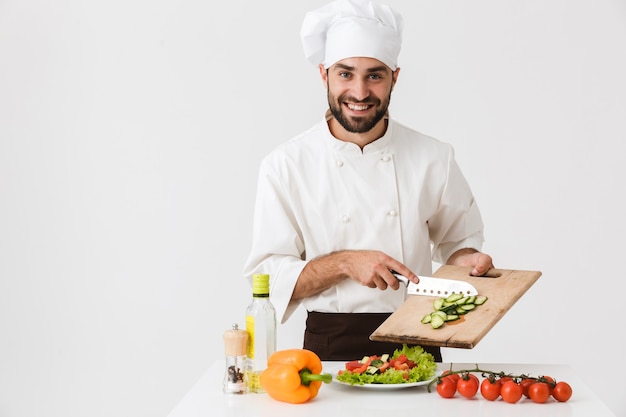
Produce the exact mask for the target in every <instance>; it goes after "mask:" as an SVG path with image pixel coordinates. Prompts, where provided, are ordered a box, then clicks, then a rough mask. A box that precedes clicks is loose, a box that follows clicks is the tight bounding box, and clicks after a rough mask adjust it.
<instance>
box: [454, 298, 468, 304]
mask: <svg viewBox="0 0 626 417" xmlns="http://www.w3.org/2000/svg"><path fill="white" fill-rule="evenodd" d="M468 299H469V297H463V298H459V299H458V300H456V302H455V303H454V304H456V305H458V306H460V305H463V304H465V303H467V300H468Z"/></svg>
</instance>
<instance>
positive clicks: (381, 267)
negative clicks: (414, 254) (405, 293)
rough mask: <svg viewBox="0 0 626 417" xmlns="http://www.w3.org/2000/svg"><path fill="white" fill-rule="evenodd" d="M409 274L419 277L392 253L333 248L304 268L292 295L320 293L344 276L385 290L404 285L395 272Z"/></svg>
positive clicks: (296, 296) (294, 297)
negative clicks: (391, 254)
mask: <svg viewBox="0 0 626 417" xmlns="http://www.w3.org/2000/svg"><path fill="white" fill-rule="evenodd" d="M391 271H395V272H397V273H398V274H400V275H402V276H405V277H406V278H408V279H409V280H410V281H413V282H415V283H417V282H419V278H418V277H417V275H415V274H414V273H413V272H412V271H411V270H409V268H407V267H406V266H405V265H404V264H402V263H401V262H399V261H397V260H395V259H394V258H392V257H391V256H389V255H387V254H385V253H383V252H380V251H370V250H344V251H338V252H332V253H330V254H328V255H325V256H321V257H318V258H315V259H313V260H311V261H310V262H309V263H308V264H307V265H306V266H305V267H304V269H303V270H302V273H301V274H300V276H299V277H298V282H297V283H296V287H295V289H294V292H293V295H292V299H300V298H304V297H308V296H311V295H314V294H317V293H320V292H322V291H324V290H326V289H328V288H330V287H332V286H333V285H336V284H337V283H338V282H340V281H342V280H344V279H352V280H354V281H357V282H358V283H360V284H361V285H364V286H366V287H369V288H379V289H381V290H385V289H387V288H388V287H391V288H392V289H394V290H397V289H398V288H400V281H399V280H398V279H397V278H396V277H395V275H394V274H393V273H392V272H391Z"/></svg>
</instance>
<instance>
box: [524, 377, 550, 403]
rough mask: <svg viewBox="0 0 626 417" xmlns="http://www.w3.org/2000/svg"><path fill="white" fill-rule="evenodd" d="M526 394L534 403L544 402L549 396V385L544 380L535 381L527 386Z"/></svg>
mask: <svg viewBox="0 0 626 417" xmlns="http://www.w3.org/2000/svg"><path fill="white" fill-rule="evenodd" d="M528 395H529V396H530V399H531V400H533V401H534V402H536V403H545V402H546V401H548V398H550V385H548V384H547V383H545V382H535V383H534V384H532V385H531V386H530V387H529V388H528Z"/></svg>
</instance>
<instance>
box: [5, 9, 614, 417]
mask: <svg viewBox="0 0 626 417" xmlns="http://www.w3.org/2000/svg"><path fill="white" fill-rule="evenodd" d="M324 3H325V1H322V0H315V1H313V0H307V1H290V0H272V1H266V2H255V1H248V2H242V1H239V2H231V1H228V2H220V3H215V2H209V1H198V0H176V1H174V0H169V1H167V0H150V1H148V0H109V1H84V0H59V1H55V2H50V1H42V0H30V1H18V0H0V416H3V417H4V416H9V417H22V416H29V417H30V416H54V417H56V416H63V417H74V416H76V417H78V416H92V417H100V416H107V417H109V416H111V417H112V416H115V417H122V416H128V417H131V416H132V417H140V416H166V415H167V413H168V412H169V411H170V410H171V409H172V408H173V407H174V406H175V405H176V403H177V401H178V400H179V399H181V397H182V396H183V395H184V393H185V392H186V391H187V390H188V389H189V388H190V387H191V386H192V385H193V384H194V383H195V382H196V380H197V379H198V378H199V377H200V375H201V374H202V373H203V372H204V371H205V370H206V368H207V367H208V366H209V365H210V364H211V363H212V362H213V361H214V360H215V359H216V358H221V357H222V356H223V344H222V333H223V332H224V331H225V330H226V329H228V328H229V327H230V325H231V323H232V322H239V323H241V324H243V320H244V310H245V306H246V305H247V304H248V301H249V292H250V290H249V287H248V286H247V284H246V283H245V282H244V281H243V279H242V278H241V269H242V266H243V262H244V260H245V258H246V256H247V252H248V249H249V237H250V229H251V216H252V203H253V198H254V192H255V185H256V172H257V168H258V164H259V161H260V159H261V158H262V156H264V155H265V154H266V153H267V152H269V151H270V150H271V149H272V148H273V147H274V146H275V145H277V144H279V143H281V142H283V141H285V140H287V139H288V138H290V137H291V136H292V135H294V134H296V133H299V132H300V131H302V130H303V129H305V128H308V127H309V126H310V125H311V124H313V123H314V122H316V121H318V120H319V119H320V118H321V117H322V115H323V112H324V110H325V100H324V90H323V88H322V85H321V83H320V81H319V79H318V75H317V70H316V69H315V68H314V67H312V66H310V65H309V64H308V63H307V62H306V61H305V60H304V58H303V54H302V51H301V48H300V40H299V38H298V32H299V27H300V23H301V19H302V17H303V14H304V12H305V11H307V10H310V9H312V8H315V7H318V6H321V5H322V4H324ZM388 3H389V4H391V5H393V6H395V7H396V8H397V9H398V10H400V11H401V12H403V14H404V15H405V19H406V21H407V22H408V27H407V29H406V31H405V42H404V46H403V52H402V54H401V67H402V72H401V75H400V80H399V84H398V85H397V88H396V90H395V92H394V96H393V98H392V109H391V112H392V116H394V117H395V118H396V119H398V120H399V121H401V122H403V123H405V124H407V125H410V126H412V127H414V128H416V129H418V130H420V131H422V132H423V133H426V134H429V135H432V136H435V137H437V138H439V139H441V140H444V141H447V142H450V143H452V144H453V145H454V146H455V148H456V151H457V155H458V160H459V163H460V165H461V167H462V168H463V170H464V172H465V174H466V176H467V178H468V180H469V181H470V183H471V184H472V186H473V190H474V192H475V195H476V198H477V199H478V201H479V203H480V207H481V209H482V212H483V215H484V220H485V223H486V226H487V228H486V238H487V242H486V245H485V248H484V249H485V251H487V252H489V253H491V254H492V255H493V256H494V258H495V262H496V266H498V267H501V268H509V269H530V270H540V271H542V272H543V276H542V278H541V279H540V280H539V281H538V282H537V284H536V285H535V286H533V287H532V288H531V289H530V290H529V291H528V292H527V293H526V295H525V296H524V297H523V298H522V299H521V300H520V301H519V302H518V303H517V304H516V305H515V306H514V307H513V308H512V309H511V310H510V311H509V313H508V314H507V315H506V316H505V317H504V318H503V319H502V320H501V321H500V322H499V323H498V324H497V325H496V326H495V328H494V329H493V330H492V332H490V333H489V334H488V335H487V336H486V337H485V338H484V339H483V340H482V341H481V342H480V343H479V344H478V346H477V347H476V348H475V349H472V350H466V351H455V350H451V349H448V350H446V351H445V353H444V354H445V357H444V359H445V360H448V361H469V362H522V363H535V362H536V363H566V364H569V365H571V366H573V367H574V368H575V370H576V371H577V372H578V373H579V374H580V375H581V376H582V377H583V378H584V379H585V380H586V381H587V383H588V384H589V386H590V387H591V388H592V389H593V390H594V391H595V392H596V393H597V394H598V395H599V396H600V397H601V398H602V399H603V400H604V401H605V402H606V404H607V405H608V406H609V407H610V408H612V410H613V411H614V412H615V413H616V415H619V416H623V415H625V414H626V403H625V402H624V396H623V394H622V393H621V391H622V390H621V385H620V384H621V382H619V381H621V378H622V376H623V375H624V372H626V365H625V363H626V362H624V360H623V352H624V348H623V345H622V344H620V340H622V339H623V320H622V317H623V304H624V301H623V300H622V298H623V295H622V294H624V293H623V292H621V291H617V290H615V287H613V289H611V286H616V285H620V286H621V287H622V288H623V281H624V271H623V269H622V263H623V261H622V260H623V257H624V236H625V234H626V220H625V216H624V213H625V212H626V206H625V203H624V185H623V180H624V178H626V172H625V171H626V169H625V167H624V162H623V161H624V160H625V157H626V151H625V146H624V142H625V140H626V127H625V124H624V116H625V115H626V98H625V97H626V81H625V77H624V74H626V2H624V1H618V0H613V1H610V0H593V1H592V0H570V1H566V0H561V1H556V0H526V1H512V0H475V1H471V2H470V1H462V0H421V1H408V0H404V1H401V0H389V2H388ZM302 318H303V315H302V312H299V314H298V315H296V316H295V317H294V318H293V319H292V320H290V321H289V322H288V323H287V324H285V325H283V326H281V327H280V328H279V344H280V346H279V347H280V348H283V347H299V346H300V343H301V331H302V322H301V320H302ZM602 375H604V376H602ZM555 377H556V378H557V379H558V375H555ZM606 381H614V382H616V383H617V384H615V385H612V386H607V385H608V384H607V383H606ZM574 389H575V387H574ZM574 398H575V397H574Z"/></svg>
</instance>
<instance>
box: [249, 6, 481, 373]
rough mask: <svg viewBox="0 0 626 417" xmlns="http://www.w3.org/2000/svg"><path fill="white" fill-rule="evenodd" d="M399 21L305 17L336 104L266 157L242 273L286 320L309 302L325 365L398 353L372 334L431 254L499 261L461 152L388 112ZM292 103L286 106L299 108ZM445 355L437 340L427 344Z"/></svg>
mask: <svg viewBox="0 0 626 417" xmlns="http://www.w3.org/2000/svg"><path fill="white" fill-rule="evenodd" d="M402 28H403V19H402V16H401V15H399V14H398V13H397V12H396V11H394V10H393V9H391V8H390V7H388V6H385V5H380V4H376V3H373V2H371V1H358V0H337V1H335V2H333V3H330V4H328V5H326V6H323V7H321V8H319V9H317V10H314V11H311V12H309V13H307V14H306V15H305V18H304V22H303V24H302V29H301V37H302V44H303V47H304V52H305V55H306V57H307V58H308V59H309V60H310V61H311V63H313V64H314V65H316V66H317V67H318V68H319V72H320V77H321V80H322V82H323V84H324V87H325V88H326V91H327V96H328V105H329V109H328V110H327V112H326V114H325V115H324V117H323V118H322V120H320V121H319V122H318V123H316V124H315V125H314V126H312V127H311V128H310V129H308V130H306V131H305V132H303V133H302V134H300V135H298V136H296V137H294V138H292V139H291V140H289V141H287V142H285V143H283V144H281V145H279V146H278V147H277V148H276V149H274V150H273V151H272V152H270V153H269V154H268V155H267V156H266V157H265V158H264V159H263V160H262V162H261V165H260V169H259V177H258V184H257V196H256V202H255V211H254V219H253V224H254V226H253V237H252V247H251V252H250V254H249V257H248V259H247V261H246V264H245V266H244V276H245V277H246V278H247V279H248V280H251V278H252V275H253V274H256V273H266V274H269V275H270V291H271V293H270V299H271V301H272V303H273V304H274V307H275V308H276V311H277V318H278V320H279V322H281V323H284V322H285V321H286V320H288V319H289V317H290V316H291V315H292V313H293V312H294V311H295V309H296V308H298V306H302V307H303V308H305V309H306V311H307V319H306V329H305V334H304V343H303V347H304V348H307V349H310V350H312V351H314V352H316V353H317V354H318V355H319V356H320V358H322V359H323V360H351V359H358V358H361V357H363V356H365V355H373V354H382V353H393V350H394V349H396V348H397V347H399V346H398V345H397V344H394V343H386V342H375V341H371V340H370V339H369V336H370V334H371V333H372V332H373V331H374V330H376V328H378V326H379V325H380V324H381V323H382V322H383V321H384V320H385V319H386V318H387V317H389V315H390V314H391V313H392V312H393V311H395V310H396V309H397V308H398V307H399V306H400V305H401V304H402V303H403V302H404V300H405V297H406V287H405V286H404V284H402V283H401V282H399V281H398V279H397V278H396V276H395V275H394V274H393V273H392V271H395V272H397V273H399V274H401V275H404V276H405V277H407V278H408V279H410V280H412V281H413V282H419V275H420V274H422V275H430V274H432V261H435V262H438V263H447V264H453V265H463V266H468V267H471V270H472V274H473V275H482V274H485V273H486V272H487V271H488V270H489V269H490V268H492V267H493V265H492V259H491V257H490V256H489V255H487V254H485V253H481V252H480V250H481V245H482V243H483V222H482V220H481V215H480V212H479V209H478V206H477V205H476V201H475V200H474V196H473V195H472V192H471V190H470V187H469V186H468V183H467V182H466V180H465V178H464V177H463V174H462V173H461V171H460V169H459V166H458V165H457V163H456V161H455V158H454V151H453V148H452V147H451V146H450V145H448V144H446V143H443V142H441V141H439V140H437V139H434V138H431V137H428V136H426V135H423V134H421V133H419V132H417V131H415V130H413V129H411V128H409V127H407V126H404V125H402V124H400V123H398V122H396V121H394V120H393V119H392V118H390V116H389V111H388V106H389V101H390V99H391V92H392V90H393V88H394V87H395V85H396V82H397V81H398V76H399V73H400V68H399V67H398V62H397V61H398V56H399V53H400V46H401V39H402ZM295 108H297V106H292V109H295ZM424 348H425V349H426V350H428V351H429V352H430V353H432V354H433V356H434V357H435V360H436V361H441V360H442V358H441V352H440V349H439V348H432V347H426V346H424Z"/></svg>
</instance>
